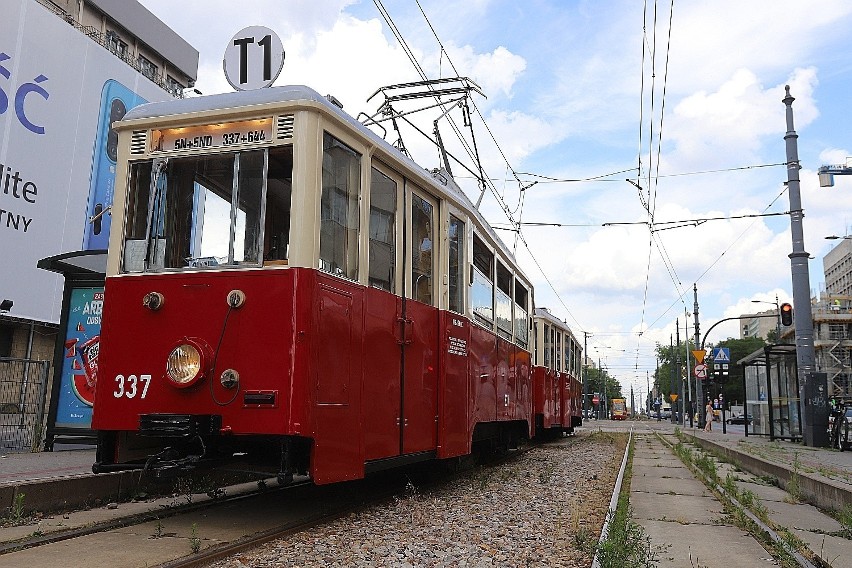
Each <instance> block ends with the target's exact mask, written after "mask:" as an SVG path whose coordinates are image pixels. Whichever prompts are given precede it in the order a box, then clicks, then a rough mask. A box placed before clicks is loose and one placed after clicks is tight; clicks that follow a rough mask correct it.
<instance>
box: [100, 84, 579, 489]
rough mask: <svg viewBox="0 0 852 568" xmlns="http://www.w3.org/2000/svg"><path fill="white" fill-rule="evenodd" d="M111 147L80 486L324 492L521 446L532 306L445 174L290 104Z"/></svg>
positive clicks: (264, 104)
mask: <svg viewBox="0 0 852 568" xmlns="http://www.w3.org/2000/svg"><path fill="white" fill-rule="evenodd" d="M115 129H116V131H117V132H118V148H119V151H118V165H117V172H116V184H115V199H114V205H113V210H112V211H111V214H112V227H113V229H112V234H111V236H110V249H109V256H108V267H107V279H106V285H105V306H104V314H103V322H102V329H101V351H100V361H99V370H100V373H99V374H100V379H99V381H98V384H97V387H96V388H97V390H96V401H95V405H94V414H93V420H92V425H93V428H95V429H96V430H98V434H99V442H98V451H97V461H96V463H95V464H94V466H93V469H94V471H96V472H106V471H114V470H119V469H130V468H146V469H149V470H152V471H155V472H157V473H159V474H165V473H169V472H174V471H182V470H185V469H188V468H192V467H195V466H197V465H200V464H202V463H211V464H215V463H221V462H223V461H227V460H229V459H232V458H233V457H234V456H240V459H243V460H251V461H253V462H254V463H256V464H258V466H263V467H267V468H270V469H271V470H272V471H273V473H277V474H278V478H279V480H280V481H282V482H288V481H290V480H291V479H292V476H293V475H294V474H295V473H297V472H305V473H308V474H309V475H310V477H311V478H312V480H313V481H314V482H315V483H317V484H324V483H332V482H337V481H343V480H348V479H354V478H360V477H363V476H364V475H365V474H366V473H368V472H370V471H373V470H378V469H383V468H386V467H392V466H394V465H399V464H403V463H410V462H414V461H419V460H427V459H435V458H437V459H447V458H454V457H459V456H463V455H466V454H469V453H470V452H471V450H472V447H473V445H474V444H476V443H479V442H482V443H493V444H499V445H509V444H511V443H512V442H513V441H515V440H517V439H519V438H526V437H530V436H532V435H533V434H534V416H533V412H534V408H535V407H536V406H537V405H538V404H539V403H537V402H535V401H534V399H533V397H534V395H535V392H534V385H533V376H532V366H533V365H532V363H533V362H532V356H531V351H532V345H531V342H532V330H531V322H532V317H531V313H530V312H531V310H532V304H533V292H532V286H531V285H530V282H529V280H528V279H527V278H526V277H525V276H524V274H523V273H522V271H521V270H520V269H519V268H518V266H517V265H516V263H515V261H514V258H513V257H512V255H511V254H510V253H509V251H508V250H507V249H506V247H505V246H504V245H503V244H502V243H501V241H500V240H499V239H498V238H497V237H496V236H495V234H494V232H493V231H492V230H491V228H490V227H489V226H488V224H487V223H486V222H485V221H484V219H483V218H482V217H481V215H480V214H479V213H478V211H477V210H476V208H475V207H474V206H473V204H472V203H471V202H470V201H469V200H468V199H467V198H466V196H465V195H464V193H463V192H462V191H461V190H460V189H459V188H458V186H457V185H455V183H454V182H453V180H452V179H451V178H450V177H449V176H448V175H447V174H446V173H445V172H443V171H435V172H431V173H430V172H427V171H425V170H423V169H422V168H421V167H419V166H417V165H416V164H415V163H414V162H413V161H411V160H410V159H409V158H407V157H406V156H404V155H403V154H401V153H400V152H399V151H398V150H397V149H395V148H394V147H392V146H391V145H389V144H387V143H386V142H385V141H384V140H382V139H381V138H380V137H379V136H377V135H375V134H374V133H373V132H371V131H370V130H369V129H367V128H365V127H364V126H363V125H361V124H360V123H359V122H358V121H356V120H355V119H353V118H352V117H351V116H349V115H348V114H346V113H345V112H344V111H343V110H342V109H341V108H340V107H339V106H338V104H336V101H334V100H333V99H331V98H326V97H323V96H320V95H319V94H317V93H316V92H315V91H312V90H310V89H308V88H306V87H299V86H294V87H276V88H269V89H262V90H257V91H247V92H242V93H231V94H223V95H213V96H208V97H198V98H192V99H185V100H176V101H169V102H163V103H152V104H147V105H143V106H140V107H137V108H136V109H134V110H132V111H130V112H129V113H128V114H127V115H126V116H125V117H124V119H123V120H122V121H121V122H119V123H116V124H115ZM566 384H567V382H566ZM567 388H568V387H567V386H566V392H568V391H567ZM542 396H544V395H542ZM562 396H564V395H562ZM569 398H570V397H569ZM561 404H563V408H564V407H565V406H564V405H566V404H567V403H564V402H563V403H561ZM564 419H565V418H564V417H563V418H560V420H564Z"/></svg>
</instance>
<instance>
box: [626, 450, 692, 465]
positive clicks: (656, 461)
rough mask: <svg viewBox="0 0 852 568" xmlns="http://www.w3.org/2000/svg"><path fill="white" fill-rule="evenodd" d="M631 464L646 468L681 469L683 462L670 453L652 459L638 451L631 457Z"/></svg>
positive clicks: (646, 453) (645, 453)
mask: <svg viewBox="0 0 852 568" xmlns="http://www.w3.org/2000/svg"><path fill="white" fill-rule="evenodd" d="M633 464H634V465H644V466H648V467H677V466H681V467H683V462H682V461H680V460H679V459H678V458H676V457H675V456H673V455H672V454H671V452H669V453H668V454H667V455H660V456H657V457H654V456H648V452H644V453H640V452H639V451H635V452H634V457H633Z"/></svg>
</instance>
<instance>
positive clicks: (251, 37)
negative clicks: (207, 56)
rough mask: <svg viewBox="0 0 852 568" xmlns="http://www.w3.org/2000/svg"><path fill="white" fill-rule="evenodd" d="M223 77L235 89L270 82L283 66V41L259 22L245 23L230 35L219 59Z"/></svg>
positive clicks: (244, 89) (264, 84) (255, 86)
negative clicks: (247, 24) (222, 57)
mask: <svg viewBox="0 0 852 568" xmlns="http://www.w3.org/2000/svg"><path fill="white" fill-rule="evenodd" d="M222 67H223V68H224V70H225V78H226V79H227V80H228V83H230V84H231V86H232V87H233V88H235V89H237V90H238V91H248V90H251V89H262V88H263V87H268V86H270V85H271V84H272V83H273V82H274V81H275V79H277V78H278V75H279V73H281V68H282V67H284V44H283V43H281V38H279V37H278V35H277V34H276V33H275V32H274V31H272V30H270V29H269V28H265V27H263V26H249V27H247V28H245V29H242V30H240V31H239V32H237V34H236V35H235V36H234V37H233V38H231V41H230V42H229V43H228V46H227V47H226V48H225V58H224V59H223V61H222Z"/></svg>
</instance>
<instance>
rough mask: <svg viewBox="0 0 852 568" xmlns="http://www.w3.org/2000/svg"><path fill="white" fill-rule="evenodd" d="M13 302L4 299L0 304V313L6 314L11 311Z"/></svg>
mask: <svg viewBox="0 0 852 568" xmlns="http://www.w3.org/2000/svg"><path fill="white" fill-rule="evenodd" d="M13 304H14V302H13V301H12V300H9V299H6V300H3V301H2V302H0V312H8V311H9V310H11V309H12V305H13Z"/></svg>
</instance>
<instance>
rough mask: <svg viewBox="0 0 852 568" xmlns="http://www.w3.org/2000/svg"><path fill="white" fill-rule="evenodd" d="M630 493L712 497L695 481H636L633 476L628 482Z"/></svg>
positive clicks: (656, 478)
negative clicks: (642, 492)
mask: <svg viewBox="0 0 852 568" xmlns="http://www.w3.org/2000/svg"><path fill="white" fill-rule="evenodd" d="M630 491H631V492H633V491H644V492H645V493H656V494H657V495H693V496H695V497H711V496H712V495H711V494H710V491H709V490H708V489H707V488H706V487H705V486H704V484H703V483H700V482H698V481H696V480H695V479H683V478H672V477H646V478H644V479H637V478H636V477H635V475H634V477H633V479H632V481H631V482H630Z"/></svg>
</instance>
